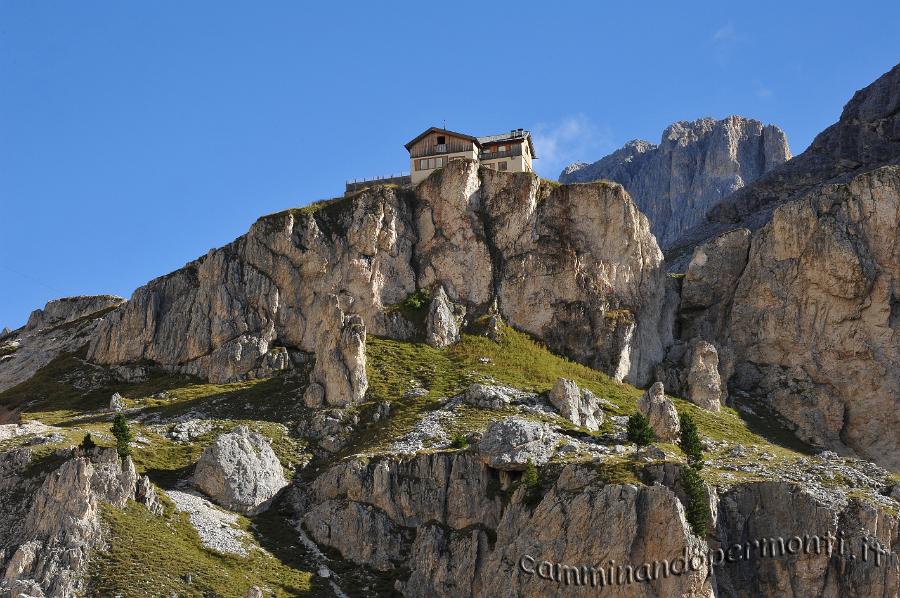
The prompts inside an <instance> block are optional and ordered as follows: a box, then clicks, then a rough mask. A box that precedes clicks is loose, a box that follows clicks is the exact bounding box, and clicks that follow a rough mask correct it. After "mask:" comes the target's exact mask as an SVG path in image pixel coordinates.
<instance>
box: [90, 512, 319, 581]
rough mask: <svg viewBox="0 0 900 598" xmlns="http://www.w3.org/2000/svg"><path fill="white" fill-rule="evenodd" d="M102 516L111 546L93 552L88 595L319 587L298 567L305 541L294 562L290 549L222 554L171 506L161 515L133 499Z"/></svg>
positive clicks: (182, 514)
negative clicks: (280, 553) (279, 553)
mask: <svg viewBox="0 0 900 598" xmlns="http://www.w3.org/2000/svg"><path fill="white" fill-rule="evenodd" d="M164 502H165V500H164ZM102 518H103V522H104V525H105V526H106V527H107V528H108V530H109V545H108V548H107V549H106V550H100V551H96V552H95V553H94V554H93V555H92V558H91V562H90V566H89V580H90V581H89V590H88V595H91V596H114V595H122V596H136V595H143V596H169V595H172V594H173V593H175V594H177V595H179V596H246V595H247V591H248V590H249V589H250V587H251V586H254V585H257V586H260V587H266V588H269V589H270V590H271V591H272V592H274V593H275V595H276V596H298V595H307V594H310V593H312V592H313V590H314V586H313V578H312V574H311V573H309V572H307V571H304V570H302V569H300V568H299V567H298V562H297V560H299V558H300V556H301V555H302V548H301V547H300V546H295V551H296V552H295V554H296V557H295V559H296V560H294V561H293V562H292V561H291V560H287V559H288V558H289V557H290V552H289V551H288V552H286V553H285V554H286V557H282V558H279V557H277V556H275V555H274V554H273V553H272V552H270V551H263V550H259V549H254V550H251V551H250V555H249V556H248V557H240V556H231V555H220V554H217V553H214V552H211V551H209V550H207V549H206V548H204V547H203V545H202V544H201V542H200V538H199V536H197V532H196V531H195V530H194V528H193V527H192V526H191V524H190V522H189V521H188V517H187V515H186V514H184V513H177V512H174V511H173V509H172V508H171V506H169V507H168V508H167V509H166V515H165V516H164V517H156V516H154V515H152V514H151V513H149V512H148V511H147V510H146V509H145V508H144V507H143V506H142V505H139V504H137V503H134V502H130V503H129V504H128V506H127V507H126V508H125V509H124V510H119V509H116V508H114V507H111V506H109V505H104V506H103V507H102ZM297 544H299V541H297ZM283 559H284V560H283ZM188 579H190V582H188Z"/></svg>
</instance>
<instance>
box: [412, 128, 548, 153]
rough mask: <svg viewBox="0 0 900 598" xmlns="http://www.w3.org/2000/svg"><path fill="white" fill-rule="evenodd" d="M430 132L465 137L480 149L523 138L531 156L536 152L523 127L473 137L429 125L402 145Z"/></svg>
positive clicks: (416, 141) (529, 133)
mask: <svg viewBox="0 0 900 598" xmlns="http://www.w3.org/2000/svg"><path fill="white" fill-rule="evenodd" d="M431 133H444V134H445V135H452V136H454V137H459V138H461V139H467V140H469V141H471V142H472V143H474V144H475V147H477V148H478V149H481V145H482V144H484V143H497V142H500V141H522V140H525V141H527V142H528V149H529V150H530V151H531V157H532V158H537V154H536V153H535V151H534V142H533V141H532V140H531V132H530V131H526V130H525V129H513V130H512V131H509V132H508V133H498V134H497V135H485V136H484V137H473V136H472V135H466V134H465V133H458V132H456V131H450V130H449V129H442V128H440V127H429V128H427V129H425V130H424V131H422V132H421V133H420V134H419V135H417V136H416V137H415V138H414V139H413V140H412V141H410V142H409V143H407V144H406V145H404V146H403V147H405V148H406V149H407V150H409V149H410V148H411V147H412V146H414V145H415V144H416V143H418V142H419V141H420V140H421V139H422V138H424V137H425V136H426V135H430V134H431Z"/></svg>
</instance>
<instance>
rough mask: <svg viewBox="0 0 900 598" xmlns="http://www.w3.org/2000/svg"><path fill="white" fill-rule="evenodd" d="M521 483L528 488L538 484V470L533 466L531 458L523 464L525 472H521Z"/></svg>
mask: <svg viewBox="0 0 900 598" xmlns="http://www.w3.org/2000/svg"><path fill="white" fill-rule="evenodd" d="M522 483H523V484H525V486H526V487H528V488H534V487H535V486H537V485H538V470H537V467H535V466H534V463H532V462H531V459H529V460H528V463H526V464H525V472H524V473H523V474H522Z"/></svg>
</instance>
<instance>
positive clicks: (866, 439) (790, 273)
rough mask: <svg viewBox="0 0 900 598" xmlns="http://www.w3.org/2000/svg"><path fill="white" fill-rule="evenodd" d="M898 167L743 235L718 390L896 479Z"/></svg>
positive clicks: (899, 462)
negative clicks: (722, 387) (746, 246)
mask: <svg viewBox="0 0 900 598" xmlns="http://www.w3.org/2000/svg"><path fill="white" fill-rule="evenodd" d="M898 222H900V167H897V166H887V167H884V168H881V169H878V170H876V171H873V172H869V173H866V174H862V175H859V176H858V177H856V178H855V179H853V180H852V181H850V182H849V183H847V184H840V185H832V186H826V187H824V188H822V189H821V190H819V191H816V192H813V193H811V194H810V195H808V196H807V197H805V198H804V199H802V200H798V201H795V202H792V203H789V204H786V205H784V206H781V207H779V208H778V209H776V210H775V212H774V214H773V216H772V221H771V222H770V223H769V224H767V225H766V226H764V227H763V228H762V229H760V230H759V231H758V232H757V233H755V234H754V237H753V241H752V245H751V249H750V255H749V258H748V261H747V264H746V266H745V267H744V270H743V274H742V275H741V278H740V281H739V283H738V285H737V288H736V289H735V291H734V297H733V299H732V307H731V311H730V315H729V322H728V331H727V338H726V339H725V341H726V343H727V345H728V347H729V350H730V351H731V353H732V354H733V357H732V359H733V362H734V366H733V370H734V374H733V375H732V376H731V379H730V381H729V388H732V387H733V388H735V389H738V390H741V391H743V392H746V393H749V394H752V395H755V396H759V397H761V398H763V399H764V400H766V401H767V402H768V403H769V404H770V405H771V406H772V407H773V408H774V409H775V410H776V411H778V412H779V413H781V414H782V415H783V416H785V417H787V418H788V419H789V420H790V421H791V422H793V423H794V424H795V425H796V426H797V433H798V434H799V435H800V436H801V438H803V439H805V440H807V441H808V442H812V443H814V444H818V445H824V446H830V447H835V448H839V447H841V446H843V445H846V446H849V447H851V448H852V449H853V450H855V451H856V452H857V453H859V454H860V455H863V456H865V457H866V458H869V459H872V460H874V461H875V462H877V463H880V464H882V465H885V466H886V467H889V468H892V469H897V468H900V437H898V436H897V435H896V434H894V433H893V432H892V431H893V430H896V429H897V428H898V426H900V411H898V409H897V397H898V396H900V342H898V341H897V337H898V334H900V316H898V314H900V307H898V306H900V294H898V290H897V289H898V288H900V228H898V226H897V223H898Z"/></svg>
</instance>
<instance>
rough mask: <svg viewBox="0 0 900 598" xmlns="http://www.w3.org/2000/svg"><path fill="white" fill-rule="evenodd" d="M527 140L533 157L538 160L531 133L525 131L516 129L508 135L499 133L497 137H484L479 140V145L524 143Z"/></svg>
mask: <svg viewBox="0 0 900 598" xmlns="http://www.w3.org/2000/svg"><path fill="white" fill-rule="evenodd" d="M522 140H525V141H527V142H528V149H529V150H530V151H531V157H532V158H537V154H535V152H534V142H532V140H531V132H530V131H526V130H525V129H515V130H512V131H509V132H508V133H498V134H497V135H485V136H484V137H479V138H478V143H479V144H485V143H499V142H501V141H522Z"/></svg>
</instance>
